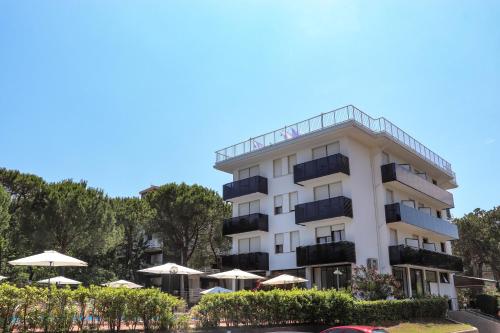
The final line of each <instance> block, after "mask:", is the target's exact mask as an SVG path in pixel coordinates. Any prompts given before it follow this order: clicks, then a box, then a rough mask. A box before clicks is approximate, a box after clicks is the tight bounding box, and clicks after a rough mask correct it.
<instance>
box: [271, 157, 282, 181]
mask: <svg viewBox="0 0 500 333" xmlns="http://www.w3.org/2000/svg"><path fill="white" fill-rule="evenodd" d="M273 175H274V177H280V176H283V160H282V159H281V158H278V159H277V160H274V161H273Z"/></svg>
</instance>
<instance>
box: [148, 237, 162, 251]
mask: <svg viewBox="0 0 500 333" xmlns="http://www.w3.org/2000/svg"><path fill="white" fill-rule="evenodd" d="M162 246H163V243H162V241H161V240H159V239H155V238H153V239H149V240H147V241H146V248H148V249H156V248H161V247H162Z"/></svg>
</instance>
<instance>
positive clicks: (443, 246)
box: [441, 242, 446, 253]
mask: <svg viewBox="0 0 500 333" xmlns="http://www.w3.org/2000/svg"><path fill="white" fill-rule="evenodd" d="M441 252H443V253H446V243H444V242H441Z"/></svg>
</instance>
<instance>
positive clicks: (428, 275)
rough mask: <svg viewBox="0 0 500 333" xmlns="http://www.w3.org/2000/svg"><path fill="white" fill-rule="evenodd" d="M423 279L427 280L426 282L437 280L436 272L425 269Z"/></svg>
mask: <svg viewBox="0 0 500 333" xmlns="http://www.w3.org/2000/svg"><path fill="white" fill-rule="evenodd" d="M425 279H426V280H427V282H438V280H437V273H436V272H434V271H426V272H425Z"/></svg>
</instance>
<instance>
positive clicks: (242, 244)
mask: <svg viewBox="0 0 500 333" xmlns="http://www.w3.org/2000/svg"><path fill="white" fill-rule="evenodd" d="M248 252H250V239H249V238H243V239H240V240H238V253H248Z"/></svg>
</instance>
